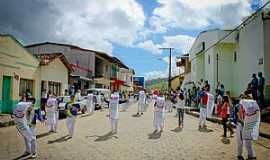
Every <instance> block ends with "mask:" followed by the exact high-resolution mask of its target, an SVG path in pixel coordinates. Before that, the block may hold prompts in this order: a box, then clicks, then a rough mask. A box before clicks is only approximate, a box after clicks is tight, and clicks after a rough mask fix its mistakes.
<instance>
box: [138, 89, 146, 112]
mask: <svg viewBox="0 0 270 160" xmlns="http://www.w3.org/2000/svg"><path fill="white" fill-rule="evenodd" d="M138 96H139V102H138V112H137V115H139V114H140V113H141V115H142V114H143V112H144V110H145V109H144V107H145V103H146V94H145V92H144V90H143V89H141V90H140V92H139V95H138Z"/></svg>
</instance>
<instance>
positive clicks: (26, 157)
mask: <svg viewBox="0 0 270 160" xmlns="http://www.w3.org/2000/svg"><path fill="white" fill-rule="evenodd" d="M29 156H30V155H20V156H19V157H16V158H14V159H12V160H24V159H30V157H29Z"/></svg>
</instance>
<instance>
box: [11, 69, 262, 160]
mask: <svg viewBox="0 0 270 160" xmlns="http://www.w3.org/2000/svg"><path fill="white" fill-rule="evenodd" d="M258 75H259V79H258V80H256V76H255V75H253V76H252V77H253V79H252V81H251V83H250V84H249V85H248V87H247V90H246V91H245V92H243V94H241V95H240V97H239V98H238V99H233V98H232V97H231V96H230V93H229V92H227V91H225V87H224V85H223V84H221V83H218V86H217V88H216V92H215V93H216V95H215V96H214V95H212V94H211V93H210V84H209V83H208V81H203V80H201V81H200V82H198V86H195V85H194V86H193V87H192V88H191V89H186V88H184V89H183V90H181V89H178V90H177V91H174V92H173V93H170V94H169V92H162V91H159V92H157V93H156V94H153V95H152V97H149V96H148V95H149V94H147V93H146V91H145V90H144V89H143V88H141V90H140V91H139V92H138V96H137V101H138V102H137V103H138V105H137V107H138V108H137V114H136V115H137V116H143V113H144V112H146V111H147V108H148V107H149V104H150V101H151V100H153V101H154V103H153V104H154V109H153V111H154V112H153V114H154V119H153V126H154V134H155V133H161V132H163V130H164V127H165V117H166V116H165V114H166V113H170V112H172V111H173V108H175V109H176V117H177V119H178V122H177V123H176V125H177V127H179V128H183V127H184V114H185V109H186V108H187V107H189V106H191V105H193V106H196V107H198V108H199V112H200V116H199V122H198V129H199V131H204V130H207V125H206V118H207V117H209V116H212V115H213V114H214V115H218V116H220V117H221V119H222V125H223V129H224V132H223V135H222V136H223V137H224V138H227V130H229V131H230V137H232V136H233V135H234V128H235V127H236V139H237V158H238V159H243V156H242V148H243V144H244V145H245V147H246V149H247V152H248V159H256V156H255V153H254V150H253V148H252V141H253V140H257V138H258V135H256V134H254V133H253V131H251V132H252V134H249V135H247V134H246V132H247V131H246V128H245V127H246V126H245V124H246V122H245V120H246V117H247V116H252V115H255V114H256V113H258V112H259V111H260V109H259V105H258V104H263V103H264V101H263V94H262V93H261V92H263V88H264V78H263V77H262V74H261V73H259V74H258ZM255 90H256V91H257V92H256V93H257V94H256V93H255ZM123 96H124V95H123V94H121V93H119V92H117V91H114V92H113V93H112V94H111V96H110V97H109V99H104V98H103V97H102V95H101V94H99V95H94V94H93V93H89V94H88V95H87V97H86V99H87V103H88V105H87V108H86V112H88V113H92V112H93V111H94V110H95V109H96V108H95V106H96V103H98V104H99V105H100V106H102V105H101V103H102V101H103V102H106V103H107V104H108V113H109V120H110V123H111V134H117V131H118V121H119V108H120V104H125V103H128V101H129V98H131V96H130V95H126V96H125V99H128V100H123ZM80 98H81V95H80V91H78V92H77V93H74V94H72V95H70V101H69V102H68V103H67V104H66V106H65V113H66V123H67V129H68V133H69V137H68V138H72V137H73V135H74V128H75V122H76V117H77V115H78V112H79V110H80V106H79V104H78V103H76V102H77V101H80ZM44 99H45V97H44ZM44 99H43V103H45V106H46V107H45V111H46V116H44V114H42V111H41V109H39V108H35V107H34V104H35V98H33V97H32V96H31V95H29V93H26V94H25V96H23V97H22V99H21V101H20V102H19V103H18V104H17V106H16V108H15V109H14V112H13V115H12V117H13V118H14V120H15V122H16V127H17V129H18V131H19V132H20V133H21V135H22V136H23V138H24V141H25V147H26V151H25V153H24V156H26V155H31V157H33V158H35V157H36V156H37V155H36V153H37V142H36V129H35V124H36V122H37V120H39V121H40V122H42V123H44V122H45V121H46V122H47V124H48V132H49V133H54V132H57V125H58V119H59V110H58V105H59V102H58V100H57V97H56V96H55V95H54V94H50V95H49V96H48V97H47V99H46V102H45V100H44ZM134 99H136V98H134ZM248 107H249V108H248ZM251 111H252V113H249V112H251ZM255 129H256V128H255ZM256 133H257V132H256ZM248 136H249V137H248Z"/></svg>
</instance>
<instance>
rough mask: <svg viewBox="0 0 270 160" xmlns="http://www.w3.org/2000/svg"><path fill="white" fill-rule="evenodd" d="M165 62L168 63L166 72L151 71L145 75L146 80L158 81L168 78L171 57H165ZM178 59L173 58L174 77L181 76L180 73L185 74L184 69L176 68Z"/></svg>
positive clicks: (172, 70)
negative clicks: (158, 79)
mask: <svg viewBox="0 0 270 160" xmlns="http://www.w3.org/2000/svg"><path fill="white" fill-rule="evenodd" d="M162 60H163V61H164V62H166V63H167V67H166V70H165V69H164V70H163V71H162V70H160V71H158V70H156V71H150V72H147V73H144V76H145V79H146V80H152V79H157V78H168V76H169V57H163V59H162ZM176 61H177V59H176V57H175V56H172V66H171V67H172V68H171V73H172V77H174V76H177V75H179V74H180V73H183V72H184V70H183V68H179V67H177V66H176Z"/></svg>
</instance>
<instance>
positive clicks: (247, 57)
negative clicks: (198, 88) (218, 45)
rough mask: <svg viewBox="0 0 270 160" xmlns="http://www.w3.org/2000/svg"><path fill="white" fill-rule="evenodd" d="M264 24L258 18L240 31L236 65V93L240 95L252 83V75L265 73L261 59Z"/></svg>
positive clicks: (234, 80) (259, 17) (262, 54)
mask: <svg viewBox="0 0 270 160" xmlns="http://www.w3.org/2000/svg"><path fill="white" fill-rule="evenodd" d="M263 34H264V33H263V22H262V19H261V16H258V17H257V18H256V19H254V20H253V21H252V22H251V23H249V24H248V25H246V26H245V27H243V28H242V29H241V30H240V31H239V43H238V44H237V45H238V47H237V49H236V52H237V55H238V57H237V58H238V60H237V62H236V63H235V64H234V67H233V71H234V79H233V83H234V84H235V85H234V88H233V89H234V91H233V93H234V94H235V95H240V93H242V92H243V91H244V90H245V89H246V87H247V85H248V83H249V82H250V81H251V76H252V73H258V72H264V66H263V65H259V64H258V62H259V59H260V58H263V56H264V40H263Z"/></svg>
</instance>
